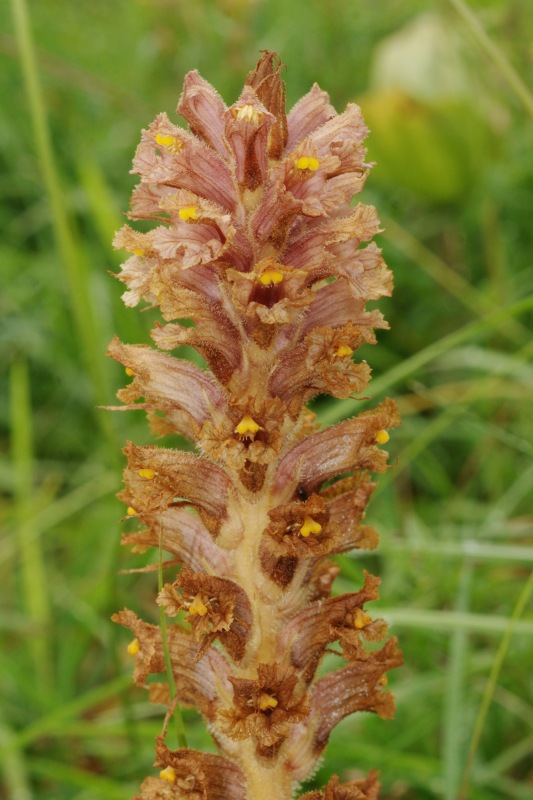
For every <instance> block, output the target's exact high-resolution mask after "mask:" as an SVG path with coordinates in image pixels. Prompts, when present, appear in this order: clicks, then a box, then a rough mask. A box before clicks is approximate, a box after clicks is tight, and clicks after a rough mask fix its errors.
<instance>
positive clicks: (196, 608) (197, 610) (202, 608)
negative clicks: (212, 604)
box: [189, 594, 207, 617]
mask: <svg viewBox="0 0 533 800" xmlns="http://www.w3.org/2000/svg"><path fill="white" fill-rule="evenodd" d="M189 614H198V616H199V617H205V615H206V614H207V606H206V605H205V603H204V602H203V601H202V598H201V597H200V595H199V594H197V595H196V597H195V598H194V600H193V601H192V603H191V604H190V606H189Z"/></svg>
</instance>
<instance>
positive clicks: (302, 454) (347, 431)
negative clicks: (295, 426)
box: [274, 399, 400, 495]
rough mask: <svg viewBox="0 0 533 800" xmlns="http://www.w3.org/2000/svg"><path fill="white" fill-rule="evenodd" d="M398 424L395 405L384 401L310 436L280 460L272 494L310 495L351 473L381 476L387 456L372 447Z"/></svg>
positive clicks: (391, 401)
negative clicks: (301, 491) (381, 434)
mask: <svg viewBox="0 0 533 800" xmlns="http://www.w3.org/2000/svg"><path fill="white" fill-rule="evenodd" d="M399 424H400V418H399V416H398V412H397V408H396V404H395V403H394V401H393V400H389V399H387V400H384V401H383V402H382V403H380V405H378V406H377V407H376V408H374V409H372V410H371V411H364V412H362V413H361V414H359V415H358V416H357V417H354V418H352V419H348V420H345V421H344V422H340V423H339V424H338V425H333V426H332V427H331V428H328V429H326V430H324V431H320V432H319V433H315V434H312V435H311V436H309V437H308V438H307V439H305V440H304V441H303V442H300V443H298V444H297V445H295V446H294V447H293V448H292V449H291V450H289V452H288V453H287V455H286V456H285V457H284V458H283V459H282V460H281V463H280V464H279V466H278V468H277V471H276V478H275V483H274V486H275V490H276V491H278V492H279V493H280V495H281V494H282V493H285V494H286V493H288V492H289V491H291V493H292V492H294V490H295V489H296V486H302V487H304V488H305V489H306V490H307V491H313V490H314V489H316V488H318V487H320V485H321V484H322V483H324V482H325V481H327V480H329V479H330V478H333V477H335V476H337V475H342V474H343V473H346V472H352V471H353V470H357V469H370V470H372V471H374V472H382V471H383V470H384V469H385V460H386V454H385V451H383V450H380V449H379V448H378V447H376V446H375V435H376V433H377V432H378V431H379V430H382V429H385V428H391V427H395V426H397V425H399ZM284 490H285V492H284Z"/></svg>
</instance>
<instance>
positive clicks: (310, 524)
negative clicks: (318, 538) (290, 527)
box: [300, 517, 322, 537]
mask: <svg viewBox="0 0 533 800" xmlns="http://www.w3.org/2000/svg"><path fill="white" fill-rule="evenodd" d="M321 530H322V525H321V524H320V522H317V521H316V520H314V519H313V517H305V518H304V524H303V525H302V527H301V528H300V533H301V534H302V536H306V537H307V536H309V535H310V534H311V533H320V531H321Z"/></svg>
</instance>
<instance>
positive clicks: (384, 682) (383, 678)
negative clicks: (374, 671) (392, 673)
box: [378, 675, 389, 686]
mask: <svg viewBox="0 0 533 800" xmlns="http://www.w3.org/2000/svg"><path fill="white" fill-rule="evenodd" d="M388 682H389V679H388V678H387V676H386V675H382V676H381V678H380V679H379V681H378V684H379V685H380V686H386V685H387V684H388Z"/></svg>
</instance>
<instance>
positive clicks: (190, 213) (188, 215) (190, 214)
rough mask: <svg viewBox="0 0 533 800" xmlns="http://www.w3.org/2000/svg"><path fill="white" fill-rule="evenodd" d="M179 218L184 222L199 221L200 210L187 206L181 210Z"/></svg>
mask: <svg viewBox="0 0 533 800" xmlns="http://www.w3.org/2000/svg"><path fill="white" fill-rule="evenodd" d="M178 216H179V218H180V219H182V220H183V221H184V222H187V220H189V219H198V209H197V208H196V206H185V207H184V208H180V210H179V211H178Z"/></svg>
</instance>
